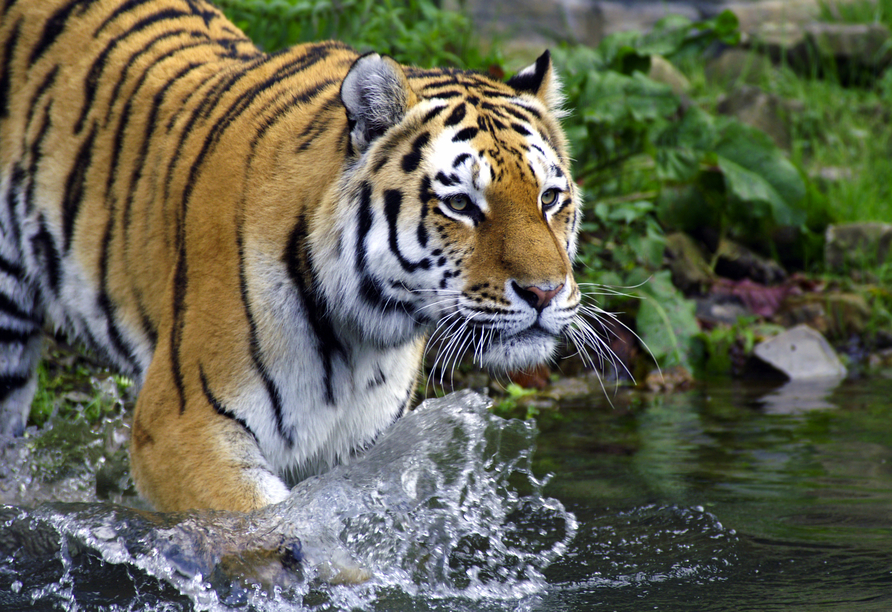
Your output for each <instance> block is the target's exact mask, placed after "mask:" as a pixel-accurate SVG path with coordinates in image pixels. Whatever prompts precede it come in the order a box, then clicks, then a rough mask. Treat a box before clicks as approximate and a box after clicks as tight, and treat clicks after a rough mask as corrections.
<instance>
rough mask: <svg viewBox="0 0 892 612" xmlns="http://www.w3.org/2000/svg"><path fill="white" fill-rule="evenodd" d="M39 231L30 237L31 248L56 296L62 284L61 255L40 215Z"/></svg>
mask: <svg viewBox="0 0 892 612" xmlns="http://www.w3.org/2000/svg"><path fill="white" fill-rule="evenodd" d="M39 224H40V231H39V232H37V233H36V234H35V235H34V236H33V237H32V238H31V249H32V250H33V252H34V255H35V259H37V261H39V262H41V264H42V265H41V268H42V269H43V271H44V272H46V275H47V277H48V278H49V282H50V290H52V292H53V294H54V295H56V296H57V297H58V295H59V290H60V288H61V286H62V257H61V256H60V255H59V249H58V248H57V247H56V242H55V240H53V236H52V234H50V231H49V229H47V226H46V220H45V219H44V218H43V215H42V214H41V215H40V222H39Z"/></svg>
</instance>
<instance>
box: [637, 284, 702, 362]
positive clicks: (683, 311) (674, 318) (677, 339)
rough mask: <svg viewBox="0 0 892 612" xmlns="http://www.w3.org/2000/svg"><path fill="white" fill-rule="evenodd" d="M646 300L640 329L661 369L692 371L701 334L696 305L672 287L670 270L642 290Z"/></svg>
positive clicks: (639, 331)
mask: <svg viewBox="0 0 892 612" xmlns="http://www.w3.org/2000/svg"><path fill="white" fill-rule="evenodd" d="M637 293H638V295H639V296H640V297H641V298H642V301H641V306H640V307H639V309H638V315H637V317H636V319H635V325H636V329H637V331H638V335H639V336H640V337H641V340H642V341H643V342H644V344H645V346H646V347H647V348H648V349H649V350H650V352H651V355H652V356H653V358H654V359H655V360H656V361H657V363H659V364H660V366H661V367H671V366H674V365H683V366H685V367H689V364H688V354H689V352H690V349H691V343H692V341H693V339H694V336H695V335H696V334H698V333H699V332H700V328H699V326H698V325H697V319H696V317H695V309H696V308H695V305H694V302H692V301H691V300H687V299H685V297H684V296H683V295H682V294H681V292H680V291H679V290H678V289H676V288H675V286H674V285H673V284H672V279H671V277H670V274H669V272H668V270H663V271H660V272H657V273H656V274H654V275H653V276H652V277H651V278H650V280H648V282H646V283H644V284H643V285H642V286H641V287H640V288H639V289H638V290H637Z"/></svg>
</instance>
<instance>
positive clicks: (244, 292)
mask: <svg viewBox="0 0 892 612" xmlns="http://www.w3.org/2000/svg"><path fill="white" fill-rule="evenodd" d="M242 231H243V228H242V227H241V226H239V228H238V232H237V241H238V255H239V266H238V275H239V288H240V292H241V297H242V307H243V308H244V311H245V317H246V318H247V320H248V331H249V334H250V347H251V361H253V362H254V369H255V370H256V371H257V374H258V376H260V380H261V381H263V386H264V387H266V393H267V395H268V396H269V401H270V405H271V406H272V408H273V418H274V419H275V421H276V430H277V431H278V432H279V435H280V436H281V437H282V438H284V439H285V441H286V442H288V446H289V447H291V446H293V445H294V432H293V431H291V430H286V429H285V422H284V420H283V413H284V409H283V407H282V393H281V391H279V387H278V386H277V385H276V382H275V381H274V380H273V379H272V378H270V375H269V372H268V371H267V368H266V365H264V363H263V354H262V351H261V349H260V339H259V337H258V335H257V323H256V322H255V321H254V313H253V312H252V311H251V302H250V296H249V295H248V279H247V276H246V273H245V243H244V237H243V236H242Z"/></svg>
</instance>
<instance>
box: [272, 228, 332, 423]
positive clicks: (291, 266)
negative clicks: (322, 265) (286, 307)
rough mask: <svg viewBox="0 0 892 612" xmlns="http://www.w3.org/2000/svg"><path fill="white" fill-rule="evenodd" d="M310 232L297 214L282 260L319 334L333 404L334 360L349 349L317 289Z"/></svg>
mask: <svg viewBox="0 0 892 612" xmlns="http://www.w3.org/2000/svg"><path fill="white" fill-rule="evenodd" d="M307 231H308V230H307V225H306V219H305V218H304V217H303V216H300V217H298V220H297V223H296V224H295V225H294V229H293V230H291V234H290V236H289V238H288V245H287V246H286V248H285V253H284V255H283V259H284V262H285V265H286V267H287V269H288V276H289V277H290V278H291V282H292V283H294V286H295V287H296V288H297V292H298V294H299V295H300V299H301V302H302V303H303V307H304V312H305V313H306V314H307V319H308V320H309V322H310V327H311V328H312V329H313V334H314V335H315V336H316V351H317V352H318V353H319V355H320V356H321V358H322V367H323V369H324V372H325V373H324V380H323V384H324V385H325V402H326V403H327V404H329V405H334V404H335V393H334V380H333V367H334V366H333V360H334V357H335V355H338V356H340V357H341V358H342V359H346V357H347V351H346V349H345V348H344V345H343V344H342V343H341V340H340V338H338V336H337V334H336V333H335V331H334V323H333V322H332V320H331V317H329V314H328V313H329V312H330V309H329V307H328V304H327V303H326V301H325V296H324V295H322V293H321V292H319V291H318V290H317V289H316V287H318V286H319V282H318V279H317V277H316V273H315V271H314V270H313V268H312V264H311V259H310V254H309V253H308V252H307V244H306V237H307Z"/></svg>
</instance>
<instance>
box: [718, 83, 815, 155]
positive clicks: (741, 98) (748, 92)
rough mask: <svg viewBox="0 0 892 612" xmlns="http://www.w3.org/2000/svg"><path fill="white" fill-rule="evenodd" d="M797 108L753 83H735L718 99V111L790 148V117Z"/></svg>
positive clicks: (780, 145) (781, 145)
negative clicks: (728, 91)
mask: <svg viewBox="0 0 892 612" xmlns="http://www.w3.org/2000/svg"><path fill="white" fill-rule="evenodd" d="M797 110H798V109H797V108H796V106H795V104H794V103H792V102H788V101H786V100H784V99H783V98H781V97H780V96H777V95H775V94H772V93H768V92H766V91H763V90H762V89H760V88H758V87H755V86H753V85H739V86H737V87H735V88H734V89H733V90H732V91H731V92H730V93H728V94H727V95H724V96H722V97H721V98H720V99H719V102H718V111H719V112H720V113H721V114H723V115H730V116H732V117H736V118H737V119H739V120H740V121H742V122H743V123H746V124H747V125H750V126H752V127H754V128H757V129H759V130H762V131H763V132H765V133H766V134H768V136H770V137H771V139H772V140H773V141H774V143H775V144H776V145H777V146H779V147H781V148H783V149H789V148H790V143H791V142H792V141H791V136H790V116H791V115H792V114H794V113H795V112H797Z"/></svg>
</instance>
